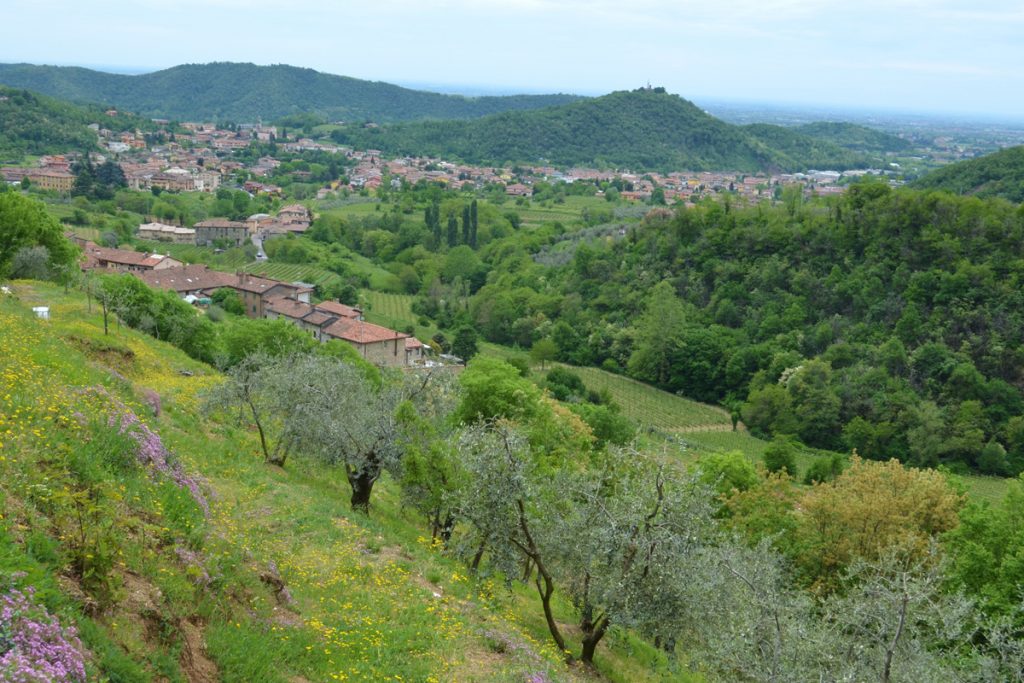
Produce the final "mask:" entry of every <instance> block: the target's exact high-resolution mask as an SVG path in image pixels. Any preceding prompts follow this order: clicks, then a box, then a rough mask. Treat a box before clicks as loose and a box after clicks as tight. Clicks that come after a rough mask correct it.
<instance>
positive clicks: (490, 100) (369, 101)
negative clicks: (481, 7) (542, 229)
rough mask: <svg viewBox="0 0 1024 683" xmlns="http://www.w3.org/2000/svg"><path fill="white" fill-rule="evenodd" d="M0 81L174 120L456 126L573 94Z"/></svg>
mask: <svg viewBox="0 0 1024 683" xmlns="http://www.w3.org/2000/svg"><path fill="white" fill-rule="evenodd" d="M0 82H3V83H6V84H8V85H13V86H17V87H21V88H29V89H31V90H35V91H37V92H42V93H45V94H47V95H50V96H51V97H60V98H62V99H67V100H71V101H74V102H109V103H111V104H114V105H115V106H117V107H120V108H124V109H127V110H129V111H134V112H139V113H142V114H145V115H146V116H155V117H161V118H168V119H176V120H179V121H256V120H258V119H260V118H262V119H264V120H271V119H277V118H280V117H285V116H289V115H294V114H302V113H314V114H316V115H318V116H321V117H325V118H328V119H330V120H337V119H344V120H349V121H351V120H356V121H365V120H370V121H403V120H410V119H423V118H438V119H441V118H451V119H457V118H474V117H477V116H484V115H486V114H493V113H497V112H501V111H507V110H513V109H535V108H539V107H548V106H553V105H557V104H564V103H566V102H571V101H572V100H575V99H578V98H577V97H576V96H574V95H511V96H504V97H462V96H459V95H441V94H438V93H431V92H423V91H419V90H410V89H408V88H401V87H399V86H397V85H391V84H389V83H380V82H375V81H364V80H359V79H356V78H349V77H346V76H335V75H332V74H325V73H320V72H317V71H314V70H313V69H303V68H299V67H294V66H288V65H285V64H275V65H272V66H257V65H255V64H239V63H230V62H217V63H211V64H182V65H180V66H175V67H172V68H170V69H163V70H161V71H155V72H153V73H147V74H138V75H125V74H111V73H105V72H101V71H93V70H91V69H83V68H79V67H56V66H37V65H33V64H0Z"/></svg>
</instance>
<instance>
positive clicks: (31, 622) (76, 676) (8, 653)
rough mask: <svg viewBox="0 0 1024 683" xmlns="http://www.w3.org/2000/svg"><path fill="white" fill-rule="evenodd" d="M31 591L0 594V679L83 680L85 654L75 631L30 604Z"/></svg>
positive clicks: (30, 682)
mask: <svg viewBox="0 0 1024 683" xmlns="http://www.w3.org/2000/svg"><path fill="white" fill-rule="evenodd" d="M32 595H33V589H32V588H27V589H26V590H25V592H21V591H19V590H11V591H9V592H7V593H5V594H2V595H0V679H2V680H4V681H8V682H9V683H78V682H81V681H85V680H86V675H85V651H84V649H83V648H82V643H81V641H80V640H79V639H78V636H77V635H76V633H75V628H74V627H73V626H69V627H67V628H64V627H62V626H61V625H60V622H59V621H58V620H57V619H56V617H53V616H52V615H50V614H49V613H48V612H47V611H46V610H45V609H44V608H42V607H38V606H36V605H34V604H33V603H32Z"/></svg>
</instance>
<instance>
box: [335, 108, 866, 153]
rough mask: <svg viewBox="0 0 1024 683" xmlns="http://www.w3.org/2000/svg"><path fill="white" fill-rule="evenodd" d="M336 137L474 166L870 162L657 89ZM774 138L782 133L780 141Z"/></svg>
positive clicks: (338, 133)
mask: <svg viewBox="0 0 1024 683" xmlns="http://www.w3.org/2000/svg"><path fill="white" fill-rule="evenodd" d="M334 137H335V139H336V140H337V141H339V142H343V143H350V144H353V145H356V146H359V147H364V148H367V147H368V148H373V149H381V150H384V151H385V152H389V153H395V154H414V155H432V156H455V157H459V158H461V159H463V160H465V161H467V162H470V163H503V162H537V161H541V160H544V161H547V162H550V163H554V164H564V165H573V164H596V165H608V166H616V167H630V168H635V169H677V170H678V169H689V170H736V171H763V170H801V169H805V168H808V167H811V166H817V167H819V168H820V167H828V168H848V167H850V166H852V165H859V164H861V163H864V161H863V159H862V158H861V157H860V156H858V155H855V154H853V153H851V152H849V151H848V150H845V149H842V148H840V147H838V146H836V145H832V144H830V143H827V142H821V141H818V140H813V139H811V138H807V137H805V136H802V135H800V134H799V133H796V132H793V131H790V130H787V129H784V128H779V127H777V126H758V127H757V128H756V129H754V130H748V129H746V128H743V127H740V126H734V125H731V124H728V123H725V122H724V121H721V120H720V119H717V118H715V117H713V116H711V115H709V114H707V113H705V112H704V111H702V110H701V109H700V108H699V107H697V106H696V105H694V104H693V103H692V102H689V101H688V100H685V99H683V98H681V97H679V96H677V95H672V94H668V93H665V92H664V91H663V90H661V89H654V90H644V89H641V90H636V91H631V92H627V91H621V92H614V93H611V94H609V95H605V96H603V97H597V98H593V99H588V100H583V101H580V102H573V103H571V104H567V105H563V106H560V107H551V108H548V109H543V110H538V111H529V112H507V113H504V114H499V115H495V116H489V117H486V118H483V119H479V120H475V121H426V122H418V123H405V124H396V125H393V126H387V127H383V128H369V129H367V128H356V127H348V128H346V129H344V130H340V131H336V132H335V133H334ZM776 137H783V138H785V142H784V144H779V140H777V139H776Z"/></svg>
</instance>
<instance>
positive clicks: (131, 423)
mask: <svg viewBox="0 0 1024 683" xmlns="http://www.w3.org/2000/svg"><path fill="white" fill-rule="evenodd" d="M90 390H91V391H93V392H95V393H98V394H101V395H102V396H103V397H104V398H106V400H107V401H108V402H109V403H110V404H111V406H112V407H113V411H112V412H111V413H110V416H109V418H108V419H107V424H108V425H109V426H111V427H117V430H118V432H119V433H121V434H125V435H127V436H128V437H129V438H131V439H132V440H133V441H134V442H135V443H136V445H137V450H136V452H135V455H136V458H138V460H139V462H140V463H141V464H143V465H145V466H148V467H152V468H153V469H154V470H156V471H157V472H160V473H161V474H164V475H166V476H168V477H170V479H171V481H173V482H174V483H175V484H177V485H178V487H179V488H184V489H188V491H189V493H190V494H191V495H192V498H193V499H194V500H195V501H196V503H198V504H199V507H201V508H202V509H203V514H204V515H207V516H209V514H210V504H209V502H208V501H207V500H206V496H205V495H204V494H203V492H202V489H201V488H200V486H199V481H198V480H197V479H196V478H195V477H190V476H189V475H188V474H186V473H185V469H184V468H183V467H182V466H181V462H179V461H178V460H176V459H175V458H174V456H173V455H172V454H171V452H170V451H168V450H167V447H166V446H164V443H163V441H161V440H160V435H159V434H157V433H156V432H154V431H153V430H152V429H150V428H149V426H148V425H147V424H146V423H145V422H143V421H142V420H140V419H139V416H138V415H136V414H135V413H134V412H133V411H132V409H131V408H129V407H128V406H126V405H125V404H124V403H122V402H121V401H119V400H118V399H117V398H115V397H114V396H111V395H110V393H109V392H108V391H107V390H106V389H104V388H103V387H92V388H91V389H90Z"/></svg>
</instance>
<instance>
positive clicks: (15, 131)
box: [0, 86, 143, 163]
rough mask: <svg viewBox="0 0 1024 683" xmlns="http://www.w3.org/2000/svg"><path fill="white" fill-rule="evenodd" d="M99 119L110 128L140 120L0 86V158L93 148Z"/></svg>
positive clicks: (131, 126)
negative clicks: (95, 124) (95, 127)
mask: <svg viewBox="0 0 1024 683" xmlns="http://www.w3.org/2000/svg"><path fill="white" fill-rule="evenodd" d="M90 123H100V124H102V125H103V127H105V128H110V129H113V130H128V129H132V130H134V128H135V126H137V125H142V123H143V122H142V121H139V120H137V119H134V118H131V117H124V116H120V117H116V118H112V117H109V116H106V115H105V114H104V113H103V110H101V109H99V108H97V107H79V106H75V105H73V104H69V103H67V102H61V101H60V100H56V99H53V98H50V97H45V96H42V95H37V94H35V93H32V92H28V91H26V90H18V89H14V88H5V87H3V86H0V162H2V161H12V162H15V163H17V162H19V161H21V158H22V157H23V156H24V155H26V154H63V153H65V152H67V151H69V150H83V149H94V148H95V147H96V143H97V136H96V133H95V132H93V131H92V130H90V129H89V128H88V125H89V124H90Z"/></svg>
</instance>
